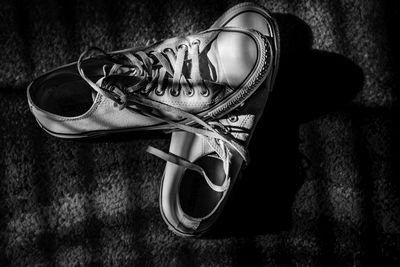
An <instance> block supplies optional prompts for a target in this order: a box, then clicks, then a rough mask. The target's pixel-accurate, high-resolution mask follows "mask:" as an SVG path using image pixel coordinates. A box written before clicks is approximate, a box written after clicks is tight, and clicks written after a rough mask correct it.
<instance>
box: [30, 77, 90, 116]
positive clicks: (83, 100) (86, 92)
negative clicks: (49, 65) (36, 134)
mask: <svg viewBox="0 0 400 267" xmlns="http://www.w3.org/2000/svg"><path fill="white" fill-rule="evenodd" d="M93 91H94V90H93V89H92V88H91V87H90V85H89V84H88V83H87V82H86V81H84V80H83V79H82V78H81V77H80V76H79V74H75V73H73V72H66V73H54V74H51V75H49V76H48V77H43V81H42V82H40V84H39V85H38V86H37V88H35V89H34V90H33V92H32V95H31V97H32V101H33V102H34V103H35V105H37V106H38V107H39V108H40V109H42V110H44V111H47V112H50V113H53V114H56V115H59V116H65V117H74V116H79V115H82V114H84V113H85V112H86V111H88V110H89V109H90V107H91V106H92V105H93V96H92V95H93Z"/></svg>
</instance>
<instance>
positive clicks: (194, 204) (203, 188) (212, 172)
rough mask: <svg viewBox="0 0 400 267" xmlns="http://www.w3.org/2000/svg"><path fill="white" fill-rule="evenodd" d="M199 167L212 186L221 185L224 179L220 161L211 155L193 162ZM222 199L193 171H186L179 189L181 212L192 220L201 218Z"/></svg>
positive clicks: (218, 193) (220, 195)
mask: <svg viewBox="0 0 400 267" xmlns="http://www.w3.org/2000/svg"><path fill="white" fill-rule="evenodd" d="M195 163H196V164H197V165H199V166H201V167H202V168H203V169H204V170H205V172H206V173H207V176H208V177H209V178H210V179H211V181H212V182H213V183H214V184H217V185H222V184H223V182H224V179H225V172H224V170H223V163H222V160H220V159H219V158H216V157H214V156H212V155H208V156H204V157H202V158H200V159H199V160H198V161H196V162H195ZM221 197H222V193H220V192H215V191H214V190H212V189H211V188H210V187H209V186H208V185H207V183H206V181H205V180H204V178H203V177H202V176H201V175H200V174H199V173H198V172H195V171H191V170H187V171H186V172H185V174H184V176H183V177H182V181H181V184H180V187H179V199H180V204H181V207H182V210H183V211H184V212H185V213H186V214H187V215H189V216H191V217H194V218H202V217H205V216H207V215H208V214H210V213H211V211H212V210H213V209H214V208H215V206H216V205H217V204H218V202H219V200H220V199H221Z"/></svg>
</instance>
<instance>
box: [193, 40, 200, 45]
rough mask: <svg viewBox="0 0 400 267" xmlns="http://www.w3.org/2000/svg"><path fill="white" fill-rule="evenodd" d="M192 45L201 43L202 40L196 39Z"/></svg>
mask: <svg viewBox="0 0 400 267" xmlns="http://www.w3.org/2000/svg"><path fill="white" fill-rule="evenodd" d="M192 45H200V40H199V39H196V40H194V41H193V42H192Z"/></svg>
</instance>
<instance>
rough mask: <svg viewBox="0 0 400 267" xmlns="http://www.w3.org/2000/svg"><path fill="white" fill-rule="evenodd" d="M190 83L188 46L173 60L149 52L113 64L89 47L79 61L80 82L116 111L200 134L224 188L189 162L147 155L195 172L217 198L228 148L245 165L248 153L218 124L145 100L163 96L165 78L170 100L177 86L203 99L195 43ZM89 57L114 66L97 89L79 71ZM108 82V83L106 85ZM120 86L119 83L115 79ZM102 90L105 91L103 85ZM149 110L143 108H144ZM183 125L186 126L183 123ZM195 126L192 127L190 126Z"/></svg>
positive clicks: (170, 156)
mask: <svg viewBox="0 0 400 267" xmlns="http://www.w3.org/2000/svg"><path fill="white" fill-rule="evenodd" d="M191 49H192V51H191V58H192V67H191V80H190V83H191V85H192V87H190V86H189V81H188V79H187V78H186V77H185V76H184V75H182V70H183V65H184V60H185V56H186V52H187V51H188V46H187V45H181V46H180V47H179V48H178V52H177V54H176V55H175V53H174V51H173V50H172V49H165V50H164V52H165V53H164V54H163V53H160V52H151V53H149V54H146V53H144V52H143V51H137V52H135V53H134V54H132V53H130V52H125V53H123V56H124V57H125V58H123V59H116V58H114V57H113V56H112V55H109V54H107V53H106V52H104V51H103V50H101V49H100V48H97V47H91V48H88V49H86V50H85V51H84V52H83V53H82V54H81V56H80V57H79V60H78V63H77V67H78V71H79V73H80V75H81V77H82V78H83V79H84V80H85V81H86V82H87V83H88V84H89V85H90V86H91V87H92V88H93V89H94V90H95V91H96V92H98V93H100V94H101V95H104V96H105V97H108V98H110V99H112V100H114V101H115V102H116V103H118V104H119V105H120V109H122V108H127V109H128V110H130V111H131V112H134V113H135V112H139V113H141V114H144V115H146V116H149V117H151V118H153V119H156V120H158V121H160V122H164V123H167V124H169V125H170V126H171V130H177V129H178V130H183V131H187V132H191V133H194V134H199V135H202V136H204V137H205V138H208V141H209V144H210V145H211V146H212V147H213V148H214V149H215V151H216V152H217V154H218V155H219V156H220V157H221V159H222V161H223V166H224V170H225V174H226V177H225V180H224V183H223V184H222V185H216V184H214V183H213V182H212V181H211V180H210V179H209V177H208V176H207V174H206V172H205V171H204V169H202V168H201V167H200V166H198V165H196V164H194V163H191V162H189V161H188V160H186V159H184V158H181V157H179V156H177V155H174V154H172V153H170V152H168V153H166V152H164V151H161V150H159V149H157V148H154V147H151V146H149V147H148V149H147V152H149V153H151V154H153V155H155V156H157V157H160V158H162V159H164V160H166V161H169V162H172V163H174V164H177V165H180V166H182V167H185V168H188V169H191V170H194V171H197V172H199V173H200V174H201V175H202V176H203V177H204V179H205V180H206V182H207V184H208V185H209V186H210V188H211V189H213V190H214V191H217V192H224V191H226V190H227V189H228V188H229V184H230V177H229V165H230V157H231V153H230V151H229V149H228V146H227V144H229V145H230V146H231V147H232V148H233V149H235V150H236V151H237V152H238V153H239V154H240V155H241V157H243V159H244V160H245V162H247V161H248V153H247V150H246V148H245V147H244V146H243V145H242V144H240V143H239V142H238V141H237V140H236V139H235V138H234V137H233V135H232V134H230V132H229V129H228V128H227V127H226V126H224V125H223V124H221V123H220V122H217V121H209V122H206V121H204V120H202V119H201V118H199V117H198V116H196V115H194V114H191V113H189V112H186V111H184V110H182V109H179V108H176V107H173V106H170V105H167V104H164V103H161V102H158V101H155V100H152V99H149V98H148V97H147V95H148V94H149V92H150V91H151V90H156V91H155V92H156V94H162V93H163V86H162V85H163V84H164V81H165V79H167V78H168V77H167V74H168V75H169V76H171V77H173V79H172V87H171V95H173V96H174V95H178V94H179V91H178V90H179V85H180V88H181V90H184V91H185V93H186V94H187V95H188V96H190V95H192V94H193V92H194V91H193V90H195V89H196V88H198V90H199V91H200V93H201V94H203V95H206V94H208V88H206V87H205V86H204V85H203V81H202V79H201V75H200V68H199V43H198V42H194V43H193V44H192V46H191ZM90 51H97V52H99V53H101V54H102V55H101V56H100V57H105V58H106V59H108V60H110V61H111V62H113V63H114V65H113V66H112V67H111V69H110V70H109V72H108V74H107V70H106V68H105V67H104V68H103V72H104V74H105V77H104V80H103V82H102V84H101V85H100V86H99V85H97V84H96V83H94V82H93V81H91V80H90V79H89V78H88V77H87V76H86V75H85V73H84V71H83V69H82V61H83V59H84V58H85V56H86V55H87V54H88V53H89V52H90ZM113 77H114V78H121V77H136V78H140V81H139V82H137V83H135V84H134V85H132V86H130V87H126V86H125V87H124V85H123V84H121V83H120V84H119V86H117V83H115V80H113ZM106 79H108V80H109V81H105V80H106ZM116 80H118V79H116ZM103 84H105V86H104V85H103ZM146 107H147V108H146ZM153 111H164V112H168V113H172V114H175V115H177V116H178V118H182V120H180V121H175V120H172V119H170V118H168V117H165V116H161V115H159V112H158V113H157V112H153ZM182 121H186V123H183V122H182ZM188 124H193V125H188Z"/></svg>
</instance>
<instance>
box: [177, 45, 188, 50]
mask: <svg viewBox="0 0 400 267" xmlns="http://www.w3.org/2000/svg"><path fill="white" fill-rule="evenodd" d="M182 47H185V50H188V46H187V45H185V44H180V45H178V49H181V48H182Z"/></svg>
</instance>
